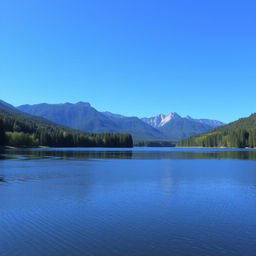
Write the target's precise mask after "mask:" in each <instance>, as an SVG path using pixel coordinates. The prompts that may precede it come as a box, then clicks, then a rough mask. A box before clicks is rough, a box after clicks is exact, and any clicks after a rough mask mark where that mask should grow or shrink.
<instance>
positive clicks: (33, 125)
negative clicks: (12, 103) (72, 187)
mask: <svg viewBox="0 0 256 256" xmlns="http://www.w3.org/2000/svg"><path fill="white" fill-rule="evenodd" d="M0 145H9V146H18V147H19V146H25V147H34V146H50V147H132V146H133V140H132V136H131V135H130V134H114V133H88V132H82V131H78V130H75V129H71V128H68V127H65V126H61V125H57V124H55V123H53V122H51V121H49V120H46V119H44V118H41V117H35V116H31V115H28V114H25V113H23V112H21V111H18V110H16V109H15V108H13V109H12V108H9V107H8V106H4V105H2V104H1V106H0Z"/></svg>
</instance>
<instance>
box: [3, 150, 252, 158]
mask: <svg viewBox="0 0 256 256" xmlns="http://www.w3.org/2000/svg"><path fill="white" fill-rule="evenodd" d="M12 158H20V159H27V160H32V159H33V160H35V159H42V158H46V159H47V158H50V159H62V160H63V159H77V160H83V159H84V160H86V159H150V160H152V159H242V160H256V150H244V149H229V150H227V149H179V148H164V149H163V148H160V149H159V148H134V149H123V150H122V149H118V150H117V149H102V150H99V149H84V148H82V149H70V148H60V149H12V150H5V151H0V160H1V159H12Z"/></svg>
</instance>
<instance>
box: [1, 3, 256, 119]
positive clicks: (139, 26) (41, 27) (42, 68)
mask: <svg viewBox="0 0 256 256" xmlns="http://www.w3.org/2000/svg"><path fill="white" fill-rule="evenodd" d="M255 13H256V3H255V1H246V0H243V1H235V0H233V1H229V0H227V1H224V0H222V1H219V0H214V1H210V0H209V1H205V0H204V1H203V0H202V1H197V0H177V1H176V0H174V1H172V0H166V1H163V0H155V1H150V0H143V1H142V0H135V1H134V0H127V1H126V0H113V1H108V0H90V1H86V0H80V1H79V0H72V1H71V0H44V1H41V0H23V1H20V0H2V1H1V3H0V31H1V40H0V49H1V51H0V54H1V55H0V98H1V99H3V100H5V101H7V102H9V103H11V104H13V105H20V104H25V103H30V104H33V103H41V102H49V103H61V102H77V101H87V102H90V103H91V104H92V105H93V106H94V107H95V108H97V109H98V110H102V111H103V110H108V111H112V112H116V113H120V114H124V115H137V116H139V117H143V116H153V115H156V114H158V113H168V112H172V111H176V112H178V113H179V114H181V115H187V114H188V115H191V116H193V117H207V118H213V119H218V120H221V121H225V122H229V121H232V120H235V119H237V118H239V117H242V116H247V115H249V114H251V113H253V112H255V110H256V104H255V102H256V100H255V95H256V18H255Z"/></svg>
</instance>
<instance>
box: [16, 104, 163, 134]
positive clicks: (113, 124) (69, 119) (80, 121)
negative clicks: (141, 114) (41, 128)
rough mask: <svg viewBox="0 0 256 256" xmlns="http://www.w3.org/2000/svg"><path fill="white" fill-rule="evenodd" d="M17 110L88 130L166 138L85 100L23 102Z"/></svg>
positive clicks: (134, 118)
mask: <svg viewBox="0 0 256 256" xmlns="http://www.w3.org/2000/svg"><path fill="white" fill-rule="evenodd" d="M18 109H19V110H21V111H23V112H26V113H29V114H32V115H37V116H41V117H44V118H46V119H49V120H51V121H53V122H56V123H58V124H61V125H65V126H69V127H72V128H75V129H79V130H83V131H87V132H112V133H131V134H132V136H133V137H134V138H135V139H138V138H140V139H166V138H165V136H164V135H163V134H162V133H161V132H160V131H159V130H157V129H155V128H154V127H152V126H150V125H148V124H146V123H144V122H143V121H142V120H140V119H139V118H137V117H124V116H121V115H118V114H112V113H110V112H99V111H97V110H96V109H95V108H93V107H92V106H91V105H90V104H89V103H86V102H78V103H76V104H71V103H64V104H46V103H42V104H37V105H22V106H19V107H18Z"/></svg>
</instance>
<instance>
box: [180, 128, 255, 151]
mask: <svg viewBox="0 0 256 256" xmlns="http://www.w3.org/2000/svg"><path fill="white" fill-rule="evenodd" d="M178 146H188V147H190V146H199V147H231V148H246V147H248V148H254V147H256V129H239V130H236V131H227V132H212V133H209V134H201V135H198V136H193V137H190V138H188V139H184V140H182V141H180V142H179V143H178Z"/></svg>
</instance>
